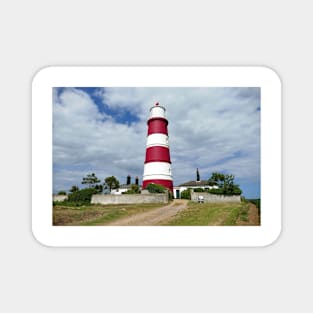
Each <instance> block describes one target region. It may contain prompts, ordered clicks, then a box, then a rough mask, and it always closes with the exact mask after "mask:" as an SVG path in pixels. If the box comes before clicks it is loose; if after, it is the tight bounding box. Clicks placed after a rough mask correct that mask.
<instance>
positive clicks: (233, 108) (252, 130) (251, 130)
mask: <svg viewBox="0 0 313 313" xmlns="http://www.w3.org/2000/svg"><path fill="white" fill-rule="evenodd" d="M156 102H159V103H160V105H162V106H164V107H165V108H166V116H167V119H168V121H169V124H168V132H169V145H170V155H171V161H172V173H173V180H174V186H178V185H179V184H182V183H184V182H187V181H190V180H195V179H196V169H197V168H199V172H200V178H201V180H207V179H209V178H210V176H211V174H212V173H213V172H221V173H224V174H233V175H235V183H237V184H239V185H240V187H241V189H242V190H243V195H244V196H245V197H246V198H259V197H260V88H258V87H216V88H215V87H214V88H213V87H208V88H207V87H201V88H194V87H192V88H185V87H129V88H128V87H127V88H126V87H110V88H105V87H94V88H90V87H88V88H82V87H72V88H68V87H66V88H63V87H55V88H53V192H54V193H57V192H58V191H60V190H65V191H68V190H69V189H70V188H71V186H73V185H78V186H79V187H83V186H84V185H81V181H82V178H83V177H85V176H86V175H87V174H90V173H95V174H96V176H97V177H98V178H99V179H101V181H102V182H103V181H104V178H105V177H108V176H115V177H117V179H118V180H119V181H120V184H125V183H126V177H127V175H131V177H132V183H133V182H134V180H135V176H138V177H139V182H140V184H141V182H142V175H143V165H144V157H145V149H146V148H145V145H146V139H147V119H148V117H149V109H150V107H151V106H153V105H154V104H155V103H156Z"/></svg>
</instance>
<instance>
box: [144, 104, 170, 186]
mask: <svg viewBox="0 0 313 313" xmlns="http://www.w3.org/2000/svg"><path fill="white" fill-rule="evenodd" d="M165 111H166V110H165V108H164V107H163V106H161V105H159V103H156V104H155V105H154V106H153V107H151V108H150V116H149V119H148V122H147V124H148V134H147V144H146V158H145V164H144V172H143V180H142V188H143V189H144V188H146V187H147V185H148V184H152V183H153V184H159V185H162V186H164V187H166V188H168V189H169V190H170V191H172V192H173V177H172V170H171V158H170V149H169V144H168V131H167V125H168V121H167V119H166V116H165Z"/></svg>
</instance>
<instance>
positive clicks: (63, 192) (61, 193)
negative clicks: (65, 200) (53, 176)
mask: <svg viewBox="0 0 313 313" xmlns="http://www.w3.org/2000/svg"><path fill="white" fill-rule="evenodd" d="M58 195H66V191H64V190H60V191H59V192H58Z"/></svg>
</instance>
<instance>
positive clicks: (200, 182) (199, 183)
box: [179, 180, 209, 187]
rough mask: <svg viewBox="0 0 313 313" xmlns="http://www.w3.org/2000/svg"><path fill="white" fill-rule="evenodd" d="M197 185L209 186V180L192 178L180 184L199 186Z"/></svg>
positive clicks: (182, 185) (181, 185) (183, 185)
mask: <svg viewBox="0 0 313 313" xmlns="http://www.w3.org/2000/svg"><path fill="white" fill-rule="evenodd" d="M197 186H209V184H208V181H207V180H200V181H196V180H191V181H188V182H186V183H183V184H180V185H179V187H197Z"/></svg>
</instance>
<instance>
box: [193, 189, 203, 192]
mask: <svg viewBox="0 0 313 313" xmlns="http://www.w3.org/2000/svg"><path fill="white" fill-rule="evenodd" d="M193 191H194V192H204V191H205V190H204V189H203V188H195V189H194V190H193Z"/></svg>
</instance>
